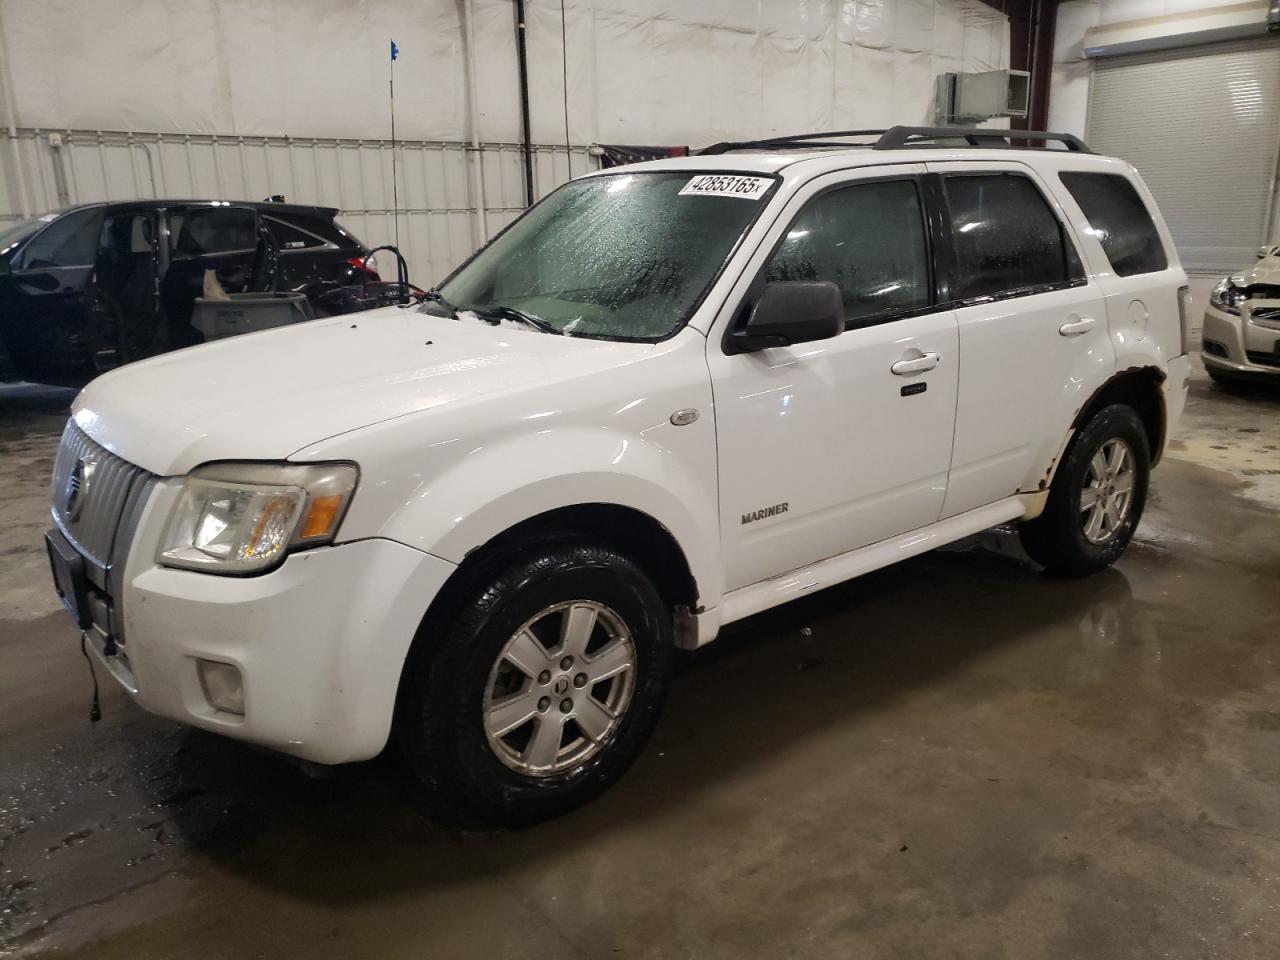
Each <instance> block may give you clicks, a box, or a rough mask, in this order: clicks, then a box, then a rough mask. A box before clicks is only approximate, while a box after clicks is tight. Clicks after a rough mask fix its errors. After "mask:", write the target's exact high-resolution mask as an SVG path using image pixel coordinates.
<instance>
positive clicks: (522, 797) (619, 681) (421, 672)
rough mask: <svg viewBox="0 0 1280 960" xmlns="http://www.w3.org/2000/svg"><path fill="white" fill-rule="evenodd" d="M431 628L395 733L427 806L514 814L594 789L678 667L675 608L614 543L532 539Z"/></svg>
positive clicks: (537, 811) (561, 803)
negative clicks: (526, 549) (434, 632)
mask: <svg viewBox="0 0 1280 960" xmlns="http://www.w3.org/2000/svg"><path fill="white" fill-rule="evenodd" d="M469 599H470V602H467V603H465V605H464V606H462V608H461V610H460V612H459V613H458V614H457V615H456V616H454V617H453V618H452V622H451V623H450V624H448V625H447V626H445V627H444V629H443V631H442V632H441V634H440V635H439V636H423V637H422V638H421V639H420V647H419V648H418V649H415V651H414V655H413V656H412V657H411V659H410V664H409V668H408V671H407V673H406V676H405V681H404V686H403V687H402V692H401V704H400V711H399V716H398V718H397V740H398V742H399V745H400V748H401V752H402V756H403V758H404V760H405V761H406V764H407V767H408V769H409V771H410V772H411V774H412V776H413V779H414V781H416V785H417V786H418V788H419V789H420V791H421V793H422V795H423V796H424V798H425V800H426V801H427V805H428V807H429V808H430V810H431V811H432V812H433V813H435V814H436V815H438V816H441V817H442V818H444V819H447V820H454V821H464V822H465V821H478V822H482V823H489V824H498V825H507V826H518V825H523V824H528V823H534V822H537V821H540V820H546V819H549V818H551V817H554V816H557V815H559V814H561V813H563V812H565V811H567V810H569V809H572V808H573V807H575V806H577V805H579V804H581V803H583V802H585V801H586V800H588V799H590V798H591V797H593V796H595V795H596V794H597V793H599V792H600V791H601V790H603V789H604V788H605V787H607V786H608V785H609V784H611V783H612V782H613V781H614V780H616V779H617V778H618V777H620V776H621V775H622V774H623V772H625V770H626V769H627V767H629V766H630V764H631V762H632V761H633V760H634V759H635V757H636V756H637V754H638V753H639V752H640V749H641V748H642V747H643V745H644V742H645V740H646V739H647V738H648V736H649V733H650V731H651V730H652V729H653V726H654V723H655V722H656V720H657V716H658V710H659V708H660V706H661V703H662V700H663V698H664V695H665V692H666V686H667V679H668V675H669V673H670V669H671V657H672V637H671V620H670V614H669V612H668V611H667V610H666V609H665V606H664V604H663V602H662V598H661V596H660V595H659V593H658V591H657V589H656V588H655V587H654V585H653V583H652V582H651V581H650V579H649V577H648V576H647V575H646V574H645V573H644V571H643V570H641V569H640V568H639V567H638V566H637V565H636V564H635V563H633V562H632V561H631V560H630V559H629V558H627V557H625V556H623V555H621V554H618V553H616V552H614V551H612V550H610V549H608V548H605V547H600V546H594V545H589V544H565V545H560V546H554V547H546V548H543V549H541V550H537V551H535V552H533V553H532V554H530V555H528V556H527V557H524V558H522V559H520V560H517V561H514V562H512V563H511V564H510V565H509V566H508V567H507V568H506V569H505V570H503V571H502V572H500V573H498V574H497V575H496V576H493V577H491V578H489V579H487V581H486V582H483V583H480V584H478V585H477V587H476V589H475V590H474V591H473V592H472V594H471V596H470V597H469Z"/></svg>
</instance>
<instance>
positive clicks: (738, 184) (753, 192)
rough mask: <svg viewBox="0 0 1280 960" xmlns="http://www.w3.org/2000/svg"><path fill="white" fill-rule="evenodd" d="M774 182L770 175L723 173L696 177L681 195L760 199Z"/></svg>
mask: <svg viewBox="0 0 1280 960" xmlns="http://www.w3.org/2000/svg"><path fill="white" fill-rule="evenodd" d="M772 183H773V181H772V180H770V179H769V178H768V177H735V176H730V175H728V174H723V173H711V174H704V175H703V176H701V177H694V178H693V179H692V180H690V181H689V182H688V183H686V184H685V185H684V187H683V188H682V189H681V190H680V196H682V197H683V196H699V197H740V198H741V199H743V200H759V199H760V198H761V197H763V196H764V194H765V191H766V190H768V189H769V187H770V185H771V184H772Z"/></svg>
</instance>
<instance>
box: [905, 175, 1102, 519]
mask: <svg viewBox="0 0 1280 960" xmlns="http://www.w3.org/2000/svg"><path fill="white" fill-rule="evenodd" d="M928 169H929V171H930V172H931V173H935V174H938V176H939V178H940V182H939V186H940V192H941V199H942V203H943V208H944V216H945V220H946V222H947V224H948V225H949V227H950V235H949V239H950V244H949V246H950V254H951V257H950V259H951V265H950V266H951V295H952V297H953V299H954V300H955V302H956V317H957V319H958V321H959V331H960V387H959V396H958V401H957V404H956V432H955V448H954V451H953V453H952V460H951V472H950V475H949V478H948V484H947V496H946V503H945V505H944V507H943V511H942V515H943V517H944V518H945V517H951V516H955V515H956V514H959V513H964V512H965V511H966V510H972V509H974V508H976V507H980V506H983V505H985V504H988V503H993V502H995V501H997V500H1001V499H1003V498H1005V497H1008V496H1011V495H1013V494H1015V493H1019V492H1034V491H1036V490H1039V489H1042V483H1047V474H1048V471H1049V470H1050V469H1051V466H1052V463H1053V461H1054V458H1055V457H1056V456H1057V455H1058V453H1059V452H1060V450H1061V448H1062V445H1063V441H1064V439H1065V437H1066V431H1067V430H1068V428H1069V426H1070V423H1071V421H1072V419H1073V417H1074V415H1075V411H1077V410H1078V409H1079V408H1080V406H1081V405H1082V404H1083V403H1084V402H1085V400H1086V399H1087V398H1088V397H1089V396H1090V395H1091V394H1092V392H1093V391H1094V390H1095V389H1096V388H1097V387H1098V386H1100V385H1101V384H1102V383H1104V382H1105V381H1106V379H1107V377H1108V376H1110V374H1111V372H1112V370H1113V369H1114V368H1115V355H1114V352H1113V349H1112V346H1111V341H1110V338H1109V337H1108V335H1107V315H1106V305H1105V303H1104V300H1103V295H1102V291H1101V290H1100V289H1099V288H1098V285H1097V283H1096V281H1095V280H1093V279H1092V278H1091V277H1089V276H1088V275H1087V273H1086V271H1085V269H1084V266H1083V263H1082V261H1081V258H1080V254H1079V246H1078V241H1077V238H1076V236H1075V234H1074V232H1073V230H1072V228H1071V226H1070V224H1069V223H1068V222H1067V218H1066V217H1065V216H1064V214H1063V211H1062V209H1061V207H1060V205H1059V204H1058V202H1057V200H1056V199H1054V198H1053V194H1052V193H1051V192H1049V191H1048V190H1047V189H1046V187H1045V184H1044V183H1043V181H1041V180H1040V178H1039V177H1038V176H1037V175H1036V173H1035V172H1034V171H1033V170H1031V169H1030V168H1029V167H1027V166H1026V165H1024V164H1020V163H1016V162H987V161H963V162H953V163H930V164H928Z"/></svg>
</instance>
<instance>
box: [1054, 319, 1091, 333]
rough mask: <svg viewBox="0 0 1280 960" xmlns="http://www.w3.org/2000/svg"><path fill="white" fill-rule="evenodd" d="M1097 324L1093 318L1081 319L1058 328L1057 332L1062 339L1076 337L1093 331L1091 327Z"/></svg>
mask: <svg viewBox="0 0 1280 960" xmlns="http://www.w3.org/2000/svg"><path fill="white" fill-rule="evenodd" d="M1095 323H1097V321H1096V320H1094V319H1093V317H1081V318H1080V319H1079V320H1072V321H1070V322H1068V323H1064V324H1063V325H1062V326H1060V327H1059V328H1058V332H1059V333H1060V334H1062V335H1063V336H1064V337H1078V336H1080V334H1082V333H1088V332H1089V331H1090V330H1092V329H1093V325H1094V324H1095Z"/></svg>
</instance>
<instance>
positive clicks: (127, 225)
mask: <svg viewBox="0 0 1280 960" xmlns="http://www.w3.org/2000/svg"><path fill="white" fill-rule="evenodd" d="M151 233H152V227H151V214H149V213H126V214H120V215H118V216H114V217H107V219H106V221H105V222H104V223H103V224H102V234H101V237H100V238H99V241H98V245H99V247H100V248H102V249H103V250H111V251H112V252H113V253H119V254H125V253H128V254H133V253H150V252H151Z"/></svg>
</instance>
